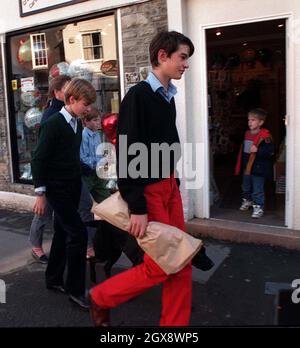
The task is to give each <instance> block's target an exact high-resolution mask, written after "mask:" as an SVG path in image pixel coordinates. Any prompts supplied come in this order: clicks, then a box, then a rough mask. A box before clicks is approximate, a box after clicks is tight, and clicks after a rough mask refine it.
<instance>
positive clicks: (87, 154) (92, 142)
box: [80, 127, 102, 169]
mask: <svg viewBox="0 0 300 348" xmlns="http://www.w3.org/2000/svg"><path fill="white" fill-rule="evenodd" d="M100 144H101V138H100V133H99V131H96V132H93V131H92V130H90V129H89V128H87V127H85V128H84V129H83V131H82V141H81V146H80V160H81V162H83V163H85V164H86V165H88V166H89V167H90V168H91V169H96V166H97V163H98V162H99V160H100V159H101V158H102V156H100V155H97V154H96V151H97V147H98V146H99V145H100Z"/></svg>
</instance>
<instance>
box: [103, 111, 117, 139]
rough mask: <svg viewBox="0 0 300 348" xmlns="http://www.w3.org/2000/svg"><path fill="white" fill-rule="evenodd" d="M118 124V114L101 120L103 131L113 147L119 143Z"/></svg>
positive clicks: (108, 115)
mask: <svg viewBox="0 0 300 348" xmlns="http://www.w3.org/2000/svg"><path fill="white" fill-rule="evenodd" d="M117 123H118V114H116V113H113V114H107V115H105V116H104V117H103V118H102V120H101V126H102V130H103V132H104V134H105V135H106V136H107V138H108V140H109V141H110V142H111V143H112V144H113V145H116V143H117Z"/></svg>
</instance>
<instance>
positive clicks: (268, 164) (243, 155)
mask: <svg viewBox="0 0 300 348" xmlns="http://www.w3.org/2000/svg"><path fill="white" fill-rule="evenodd" d="M266 118H267V112H266V111H265V110H263V109H261V108H256V109H252V110H251V111H249V113H248V127H249V130H247V131H246V132H245V136H244V142H243V144H242V145H241V149H240V152H239V156H238V161H237V164H236V168H235V175H239V174H242V175H243V182H242V205H241V206H240V210H242V211H246V210H248V209H249V208H251V207H253V212H252V215H251V217H252V218H256V219H257V218H260V217H262V216H263V214H264V204H265V193H264V185H265V180H266V179H267V178H271V177H272V172H273V170H272V168H273V163H272V162H273V161H272V156H273V153H274V145H273V141H272V136H271V134H270V132H269V131H268V130H267V129H266V128H262V126H263V124H264V122H265V121H266Z"/></svg>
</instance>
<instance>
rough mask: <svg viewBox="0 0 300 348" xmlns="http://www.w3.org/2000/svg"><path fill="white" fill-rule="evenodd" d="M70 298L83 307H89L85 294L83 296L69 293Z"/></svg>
mask: <svg viewBox="0 0 300 348" xmlns="http://www.w3.org/2000/svg"><path fill="white" fill-rule="evenodd" d="M69 300H70V301H71V302H73V303H75V304H77V305H78V306H80V307H81V308H83V309H89V308H90V306H89V303H88V301H87V299H86V298H85V296H84V295H81V296H74V295H69Z"/></svg>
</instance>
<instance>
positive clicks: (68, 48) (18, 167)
mask: <svg viewBox="0 0 300 348" xmlns="http://www.w3.org/2000/svg"><path fill="white" fill-rule="evenodd" d="M99 27H101V31H99V29H98V28H99ZM7 43H8V47H9V52H8V54H9V55H8V59H7V61H8V62H9V66H8V74H9V76H8V80H9V81H10V86H11V90H10V94H11V98H9V100H10V118H11V122H10V125H11V134H12V136H11V139H12V140H11V141H12V142H13V144H12V150H13V151H12V155H13V156H12V160H13V168H14V178H15V181H17V182H28V183H31V179H32V176H31V168H30V161H31V157H32V153H33V150H34V149H35V146H36V144H37V139H38V133H39V127H40V122H41V118H42V114H43V110H44V108H45V106H46V104H47V98H48V96H47V94H48V87H49V81H51V79H53V78H54V77H56V76H58V75H60V74H67V75H70V76H71V77H80V78H84V79H87V80H89V81H90V82H91V83H92V84H93V86H94V87H95V89H96V92H97V100H96V106H97V108H98V109H99V111H100V112H101V114H102V115H107V114H110V113H118V110H119V71H118V61H117V43H116V29H115V17H114V15H108V16H103V17H98V18H94V19H89V20H84V21H74V22H67V23H65V24H60V25H58V26H53V24H52V25H51V24H50V26H49V27H48V28H47V27H45V28H43V30H42V32H41V31H40V30H39V31H38V30H35V29H34V28H32V29H31V30H30V31H28V32H25V31H22V32H21V33H20V34H17V35H9V34H8V35H7ZM103 138H104V137H103Z"/></svg>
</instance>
